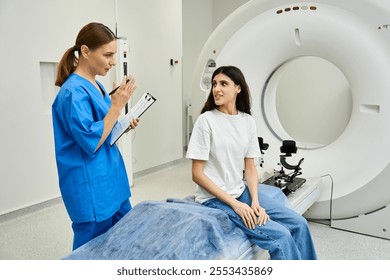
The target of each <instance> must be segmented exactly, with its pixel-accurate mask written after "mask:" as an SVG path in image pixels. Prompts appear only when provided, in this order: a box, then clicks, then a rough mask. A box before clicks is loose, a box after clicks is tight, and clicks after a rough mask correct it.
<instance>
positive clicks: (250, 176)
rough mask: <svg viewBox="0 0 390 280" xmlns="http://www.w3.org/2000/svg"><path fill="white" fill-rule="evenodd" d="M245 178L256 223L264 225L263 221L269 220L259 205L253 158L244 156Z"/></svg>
mask: <svg viewBox="0 0 390 280" xmlns="http://www.w3.org/2000/svg"><path fill="white" fill-rule="evenodd" d="M245 178H246V182H247V185H248V190H249V193H250V195H251V199H252V205H251V208H252V209H253V211H254V212H255V214H256V216H257V217H258V218H257V219H256V224H258V225H265V223H266V222H267V221H269V216H268V214H267V213H266V212H265V209H264V208H263V207H261V206H260V202H259V192H258V176H257V170H256V166H255V162H254V160H253V158H245Z"/></svg>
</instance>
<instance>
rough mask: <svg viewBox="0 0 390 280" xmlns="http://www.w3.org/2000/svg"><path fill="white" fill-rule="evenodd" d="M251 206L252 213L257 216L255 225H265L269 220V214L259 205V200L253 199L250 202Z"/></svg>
mask: <svg viewBox="0 0 390 280" xmlns="http://www.w3.org/2000/svg"><path fill="white" fill-rule="evenodd" d="M251 208H252V209H253V211H254V213H255V214H256V216H257V221H256V225H260V226H262V225H265V224H266V223H267V222H268V221H269V216H268V214H267V213H266V212H265V209H264V208H263V207H261V206H260V204H259V202H257V201H254V202H252V206H251Z"/></svg>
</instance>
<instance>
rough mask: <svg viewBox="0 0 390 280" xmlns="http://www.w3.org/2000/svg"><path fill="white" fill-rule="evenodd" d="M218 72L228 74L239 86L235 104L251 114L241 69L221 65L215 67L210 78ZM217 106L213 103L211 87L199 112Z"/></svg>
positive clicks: (249, 100) (248, 95)
mask: <svg viewBox="0 0 390 280" xmlns="http://www.w3.org/2000/svg"><path fill="white" fill-rule="evenodd" d="M218 74H224V75H226V76H228V77H229V78H230V79H232V81H233V82H234V83H235V84H236V85H238V86H240V87H241V92H240V93H239V94H238V95H237V99H236V106H237V110H238V111H241V112H244V113H247V114H249V115H251V95H250V91H249V87H248V84H247V83H246V81H245V77H244V74H243V73H242V72H241V70H240V69H239V68H237V67H235V66H221V67H219V68H218V69H216V70H215V71H214V73H213V76H212V78H211V80H212V81H214V77H215V76H216V75H218ZM217 107H218V106H217V105H216V104H215V101H214V95H213V87H211V89H210V94H209V96H208V98H207V100H206V103H205V104H204V106H203V109H202V111H201V113H202V114H203V113H204V112H206V111H211V110H214V109H216V108H217Z"/></svg>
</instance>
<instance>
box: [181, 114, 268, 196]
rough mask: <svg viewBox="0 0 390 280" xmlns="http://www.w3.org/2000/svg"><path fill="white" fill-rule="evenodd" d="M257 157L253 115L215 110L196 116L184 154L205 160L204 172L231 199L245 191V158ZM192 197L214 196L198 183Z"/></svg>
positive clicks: (257, 148) (257, 147) (191, 157)
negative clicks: (229, 113)
mask: <svg viewBox="0 0 390 280" xmlns="http://www.w3.org/2000/svg"><path fill="white" fill-rule="evenodd" d="M260 156H261V153H260V148H259V143H258V140H257V133H256V123H255V120H254V119H253V117H252V116H251V115H249V114H246V113H243V112H239V113H238V114H237V115H228V114H224V113H222V112H220V111H218V110H213V111H207V112H205V113H203V114H202V115H200V116H199V117H198V119H197V121H196V123H195V125H194V128H193V131H192V135H191V139H190V143H189V145H188V150H187V155H186V157H187V158H190V159H197V160H204V161H206V163H205V167H204V173H205V175H206V176H207V177H209V178H210V179H211V180H212V181H213V182H214V183H215V184H216V185H217V186H219V187H220V188H221V189H223V190H224V191H225V192H227V193H228V194H229V195H231V196H232V197H234V198H237V197H239V196H240V195H241V194H242V192H243V191H244V182H243V180H242V177H243V170H244V165H245V164H244V159H245V158H256V157H260ZM195 198H196V201H197V202H199V203H203V202H204V201H206V200H209V199H212V198H214V196H212V195H211V194H210V193H208V192H207V191H205V190H204V189H203V188H201V187H200V186H197V188H196V192H195Z"/></svg>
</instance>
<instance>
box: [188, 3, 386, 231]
mask: <svg viewBox="0 0 390 280" xmlns="http://www.w3.org/2000/svg"><path fill="white" fill-rule="evenodd" d="M389 43H390V2H389V1H387V0H358V1H356V0H342V1H340V0H317V1H306V2H298V1H293V0H252V1H249V2H247V3H246V4H244V5H243V6H241V7H240V8H238V9H237V10H236V11H234V12H233V13H232V14H231V15H230V16H228V17H227V18H226V19H225V20H224V21H223V22H222V23H221V24H220V25H219V26H218V27H217V28H216V29H215V31H214V32H213V33H212V34H211V36H210V37H209V39H208V41H207V42H206V44H205V46H204V47H203V50H202V52H201V54H200V57H199V59H198V62H197V65H196V69H195V73H194V79H193V83H192V87H191V102H190V104H191V105H190V106H191V112H192V113H191V114H192V119H193V120H195V119H196V117H197V116H198V115H199V112H200V110H201V108H202V106H203V104H204V102H205V100H206V97H207V95H208V93H209V91H210V86H211V80H210V79H211V75H212V73H213V70H215V69H216V67H218V66H222V65H235V66H237V67H239V68H240V69H241V70H242V71H243V73H244V75H245V76H246V79H247V82H248V84H249V87H250V89H251V94H252V114H253V116H254V118H255V120H256V123H257V133H258V136H259V137H263V139H264V141H265V142H267V143H269V149H268V150H267V152H266V156H265V162H264V165H265V166H268V167H274V166H276V165H277V164H278V163H277V160H278V159H279V154H280V151H279V148H280V146H281V143H282V140H284V139H293V140H296V142H297V146H298V153H299V156H300V157H303V158H304V159H305V163H304V164H303V167H302V171H303V175H304V177H305V178H308V179H310V178H315V177H317V178H318V177H319V178H321V184H320V185H321V193H320V194H319V195H318V197H317V198H316V201H315V202H314V203H313V204H312V206H311V207H310V208H309V209H308V211H306V213H305V214H304V215H305V217H307V218H309V219H324V220H330V224H331V227H334V228H340V229H345V230H349V231H353V232H359V233H363V234H368V235H373V236H377V237H381V238H386V239H390V218H389V217H390V45H389ZM299 63H301V64H306V65H309V71H308V73H310V72H312V73H315V70H316V69H317V68H329V69H330V72H329V74H324V73H328V72H320V73H321V74H318V75H319V76H320V77H310V76H304V75H303V74H302V73H303V72H302V70H301V68H299V67H301V66H298V64H299ZM332 69H333V70H332ZM286 73H289V74H286ZM332 73H333V74H332ZM286 75H287V76H289V75H290V76H294V75H295V76H294V77H293V78H290V79H289V78H288V77H286ZM314 75H315V74H314ZM332 75H334V76H332ZM301 76H303V79H301V80H299V78H302V77H301ZM329 77H330V79H329ZM340 77H341V79H340V80H341V82H339V81H338V79H339V78H340ZM305 79H306V80H305ZM313 79H314V80H315V81H314V86H313V87H312V88H311V89H310V90H309V91H310V92H308V93H307V92H306V95H303V96H298V95H299V94H300V93H301V92H302V91H308V89H307V88H305V87H304V85H306V84H308V83H310V82H311V83H313ZM324 79H325V80H326V79H328V80H326V82H325V84H321V83H322V82H323V81H324ZM286 80H288V83H287V86H284V90H283V92H282V90H281V88H282V85H283V84H285V83H286ZM316 84H317V88H316V86H315V85H316ZM333 84H338V85H340V87H343V88H344V89H343V90H340V89H339V88H338V87H337V85H335V86H336V88H332V87H329V88H328V91H326V90H325V91H324V90H323V88H324V87H326V86H332V85H333ZM297 87H298V90H297V89H296V88H297ZM345 87H347V89H345ZM294 88H295V89H294ZM289 89H290V90H289ZM341 92H344V93H345V92H346V94H344V93H341ZM329 96H331V97H332V99H333V100H327V99H326V98H327V97H329ZM288 98H292V99H288ZM309 99H311V100H319V104H318V105H317V107H316V106H314V105H312V103H311V104H310V105H308V104H305V103H306V100H309ZM291 100H295V101H296V104H298V105H299V104H300V106H298V105H294V106H292V105H291V106H289V104H290V102H291ZM297 100H298V101H297ZM340 103H342V104H340ZM297 107H298V108H297ZM313 107H314V108H313ZM324 109H325V112H324V111H323V112H322V113H321V115H320V116H317V117H313V118H314V122H315V123H316V124H314V125H312V128H313V129H314V128H315V129H318V130H316V131H312V130H311V129H310V127H309V125H307V124H302V126H304V130H305V131H306V134H307V135H306V139H305V138H304V137H303V138H302V137H301V138H300V139H295V138H299V137H300V136H299V137H298V136H297V137H295V135H294V133H293V132H292V129H290V128H289V127H288V124H286V123H287V122H289V121H291V120H292V119H294V118H297V119H298V124H295V127H296V128H299V123H300V122H301V123H303V122H304V121H306V120H307V119H311V117H310V116H305V115H304V114H305V113H307V112H308V111H310V110H311V111H312V112H316V111H317V112H318V111H320V110H324ZM293 110H295V111H293ZM290 111H293V112H294V113H293V114H291V115H287V119H286V117H285V116H284V117H283V114H284V113H286V112H290ZM302 116H304V117H302ZM328 116H336V117H335V118H333V119H331V121H330V125H329V123H328V126H327V125H326V123H325V120H324V119H325V118H327V117H328ZM283 118H284V119H283ZM299 118H300V119H299ZM322 122H324V123H322ZM340 124H342V125H341V127H340ZM329 127H337V130H336V132H335V134H334V135H333V136H332V137H331V139H330V140H327V142H325V143H321V140H318V139H316V140H313V137H311V136H318V137H319V139H320V138H321V137H323V136H321V135H322V133H323V135H327V134H331V132H330V131H329V130H331V129H330V128H329ZM296 128H295V129H296ZM310 137H311V138H310ZM324 137H325V136H324ZM302 188H305V186H303V187H302Z"/></svg>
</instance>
